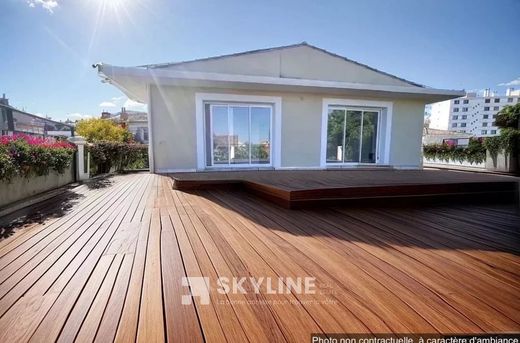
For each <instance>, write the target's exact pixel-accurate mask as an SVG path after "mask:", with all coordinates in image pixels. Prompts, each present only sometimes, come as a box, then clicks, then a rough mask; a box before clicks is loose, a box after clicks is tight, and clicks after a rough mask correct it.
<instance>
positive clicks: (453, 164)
mask: <svg viewBox="0 0 520 343" xmlns="http://www.w3.org/2000/svg"><path fill="white" fill-rule="evenodd" d="M423 164H429V165H438V166H442V167H469V168H480V169H485V168H486V164H485V163H484V162H482V163H473V164H471V163H469V162H466V161H464V162H459V161H452V160H450V161H449V162H446V161H444V160H439V159H436V158H433V159H428V158H424V160H423Z"/></svg>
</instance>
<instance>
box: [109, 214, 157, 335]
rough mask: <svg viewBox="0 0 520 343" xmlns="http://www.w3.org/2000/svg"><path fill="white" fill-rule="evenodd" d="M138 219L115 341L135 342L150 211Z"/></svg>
mask: <svg viewBox="0 0 520 343" xmlns="http://www.w3.org/2000/svg"><path fill="white" fill-rule="evenodd" d="M140 219H142V221H141V222H140V229H139V237H138V240H137V246H136V252H135V256H134V264H133V267H132V274H131V276H130V285H129V286H128V290H127V293H126V299H125V304H124V306H123V312H122V314H121V319H120V321H119V325H118V328H117V333H116V336H115V339H114V341H115V342H135V339H136V336H137V325H138V322H139V309H140V304H141V290H142V284H143V276H144V266H145V261H146V253H147V246H148V235H149V232H150V231H149V227H150V219H151V213H150V211H146V212H144V211H143V217H142V218H140Z"/></svg>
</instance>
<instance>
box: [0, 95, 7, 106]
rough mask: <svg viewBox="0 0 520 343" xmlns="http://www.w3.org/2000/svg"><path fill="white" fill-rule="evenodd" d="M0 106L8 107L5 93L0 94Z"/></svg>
mask: <svg viewBox="0 0 520 343" xmlns="http://www.w3.org/2000/svg"><path fill="white" fill-rule="evenodd" d="M0 104H2V105H9V99H7V98H6V97H5V93H3V94H2V98H1V99H0Z"/></svg>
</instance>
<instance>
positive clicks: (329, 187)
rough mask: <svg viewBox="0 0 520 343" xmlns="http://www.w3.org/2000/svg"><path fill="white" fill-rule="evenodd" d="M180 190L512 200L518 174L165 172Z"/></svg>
mask: <svg viewBox="0 0 520 343" xmlns="http://www.w3.org/2000/svg"><path fill="white" fill-rule="evenodd" d="M169 176H170V177H171V178H172V179H173V181H174V183H173V186H174V188H175V189H178V190H184V191H189V190H195V189H198V190H203V189H216V188H220V189H222V188H241V189H244V190H246V191H248V192H250V193H253V194H256V195H258V196H260V197H263V198H265V199H268V200H270V201H271V202H274V203H277V204H279V205H282V206H284V207H286V208H302V207H315V206H317V205H318V206H319V205H331V204H332V205H338V204H343V205H346V204H354V205H356V206H359V205H360V204H362V203H364V204H367V205H369V206H374V205H375V204H378V205H379V204H383V205H388V204H390V203H393V204H397V203H399V204H410V203H417V202H423V203H434V202H441V201H446V200H448V202H449V203H453V202H454V201H458V202H478V201H485V202H494V203H496V202H498V201H501V202H515V201H517V193H518V178H516V177H511V176H503V175H489V174H482V173H471V172H457V171H447V170H393V169H388V168H385V169H365V170H306V171H302V170H296V171H284V170H259V171H251V170H250V171H211V172H197V173H173V174H169Z"/></svg>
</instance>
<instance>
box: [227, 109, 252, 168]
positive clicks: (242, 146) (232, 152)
mask: <svg viewBox="0 0 520 343" xmlns="http://www.w3.org/2000/svg"><path fill="white" fill-rule="evenodd" d="M230 111H231V125H232V126H231V135H230V136H229V161H230V163H231V164H245V163H249V107H230Z"/></svg>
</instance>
